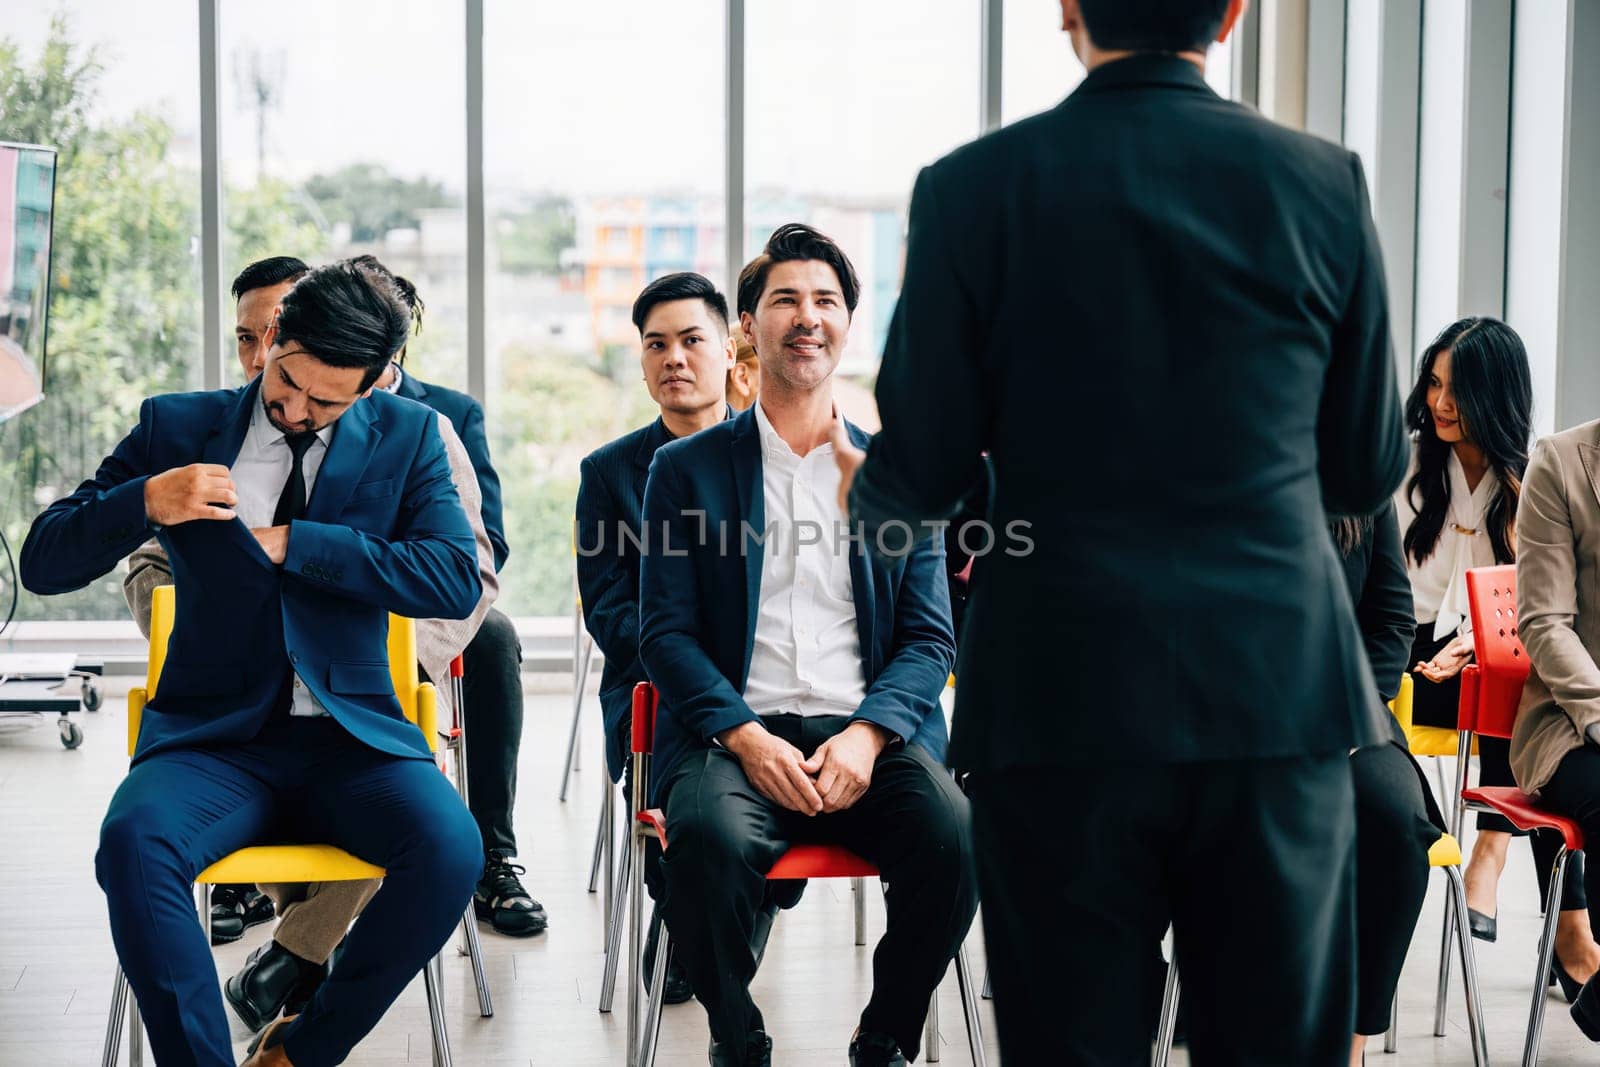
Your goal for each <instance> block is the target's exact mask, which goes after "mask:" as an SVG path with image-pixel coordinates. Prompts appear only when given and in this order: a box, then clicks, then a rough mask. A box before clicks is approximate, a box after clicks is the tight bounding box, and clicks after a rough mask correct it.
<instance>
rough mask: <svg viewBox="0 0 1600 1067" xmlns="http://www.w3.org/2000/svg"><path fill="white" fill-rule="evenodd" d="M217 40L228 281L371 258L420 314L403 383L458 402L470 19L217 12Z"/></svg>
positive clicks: (389, 0) (295, 1)
mask: <svg viewBox="0 0 1600 1067" xmlns="http://www.w3.org/2000/svg"><path fill="white" fill-rule="evenodd" d="M221 35H222V50H221V55H220V57H219V63H220V67H221V76H220V81H221V86H220V88H221V114H222V149H223V175H224V179H225V183H226V201H225V205H224V212H225V216H226V219H227V227H228V234H227V243H226V246H225V248H224V255H223V263H224V269H225V272H226V273H227V274H228V275H229V276H230V277H231V276H232V273H233V272H235V271H237V270H238V269H239V268H240V267H242V266H243V265H244V264H246V263H248V262H250V261H251V260H253V259H256V258H259V257H261V256H264V255H293V256H299V257H300V258H302V259H305V260H307V261H309V262H311V263H313V264H315V263H317V262H321V261H327V260H331V259H339V258H343V257H346V256H352V255H360V254H364V253H370V254H372V255H375V256H377V257H378V258H379V259H381V260H383V262H384V263H385V264H386V265H388V266H389V267H390V268H391V269H392V270H394V271H395V272H396V273H397V274H401V275H404V276H405V277H407V278H409V279H411V281H413V282H414V283H415V284H416V286H417V289H418V291H419V293H420V294H421V296H422V299H423V302H424V303H425V304H426V305H427V312H426V314H425V315H424V318H423V329H422V332H421V333H420V334H418V335H417V336H416V337H415V338H413V339H412V341H411V343H410V345H409V347H408V351H407V363H406V365H407V367H408V368H409V369H411V370H413V371H414V372H415V373H416V374H417V376H418V377H419V378H422V379H425V380H427V381H430V382H436V383H438V384H440V385H446V386H449V387H451V388H453V389H465V388H466V381H467V363H466V299H467V298H466V252H467V241H466V213H465V209H464V207H463V191H464V190H465V188H466V83H465V77H466V75H465V63H466V52H465V41H466V26H465V14H464V10H463V8H462V5H460V4H439V3H435V2H432V0H338V2H337V3H329V2H327V0H278V2H277V3H274V4H273V5H272V7H271V10H270V11H268V10H266V9H263V8H262V7H261V6H260V5H259V4H251V3H246V2H244V0H224V3H222V5H221ZM229 311H230V313H231V306H230V308H229ZM224 317H225V318H226V319H227V324H228V326H229V329H228V331H227V332H228V334H229V337H230V339H231V335H232V328H231V327H232V320H231V317H230V316H227V315H225V316H224ZM229 350H230V351H231V349H229ZM223 381H224V382H225V383H226V384H229V385H231V384H233V383H234V382H235V381H237V371H236V370H235V368H234V364H233V361H232V360H231V359H230V360H228V361H227V363H226V365H225V368H224V377H223Z"/></svg>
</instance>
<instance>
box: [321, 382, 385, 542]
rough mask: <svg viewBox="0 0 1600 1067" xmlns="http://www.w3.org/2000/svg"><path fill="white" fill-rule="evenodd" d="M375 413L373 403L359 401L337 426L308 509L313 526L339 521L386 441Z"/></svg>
mask: <svg viewBox="0 0 1600 1067" xmlns="http://www.w3.org/2000/svg"><path fill="white" fill-rule="evenodd" d="M372 409H373V404H372V402H371V401H370V400H357V401H356V402H355V403H354V404H352V405H350V410H348V411H346V412H345V413H344V414H343V415H342V416H341V417H340V418H339V421H338V422H337V423H335V424H334V427H333V440H332V441H331V442H330V443H329V444H328V455H327V458H325V459H324V460H323V461H322V466H321V467H320V468H319V469H318V470H317V484H316V485H315V486H314V487H313V488H312V490H311V500H310V501H309V502H308V503H307V505H306V518H308V519H310V520H311V521H312V522H332V521H333V520H335V519H337V518H338V517H339V513H340V512H341V511H343V510H344V505H345V502H346V501H347V500H349V499H350V494H351V493H352V492H353V491H354V490H355V487H356V483H357V482H359V481H360V480H361V475H362V472H364V471H365V470H366V469H367V461H368V460H370V459H371V458H372V454H373V452H375V451H376V450H377V447H378V443H379V442H380V441H382V440H383V431H381V430H379V429H378V426H377V422H376V419H375V417H374V416H373V414H372Z"/></svg>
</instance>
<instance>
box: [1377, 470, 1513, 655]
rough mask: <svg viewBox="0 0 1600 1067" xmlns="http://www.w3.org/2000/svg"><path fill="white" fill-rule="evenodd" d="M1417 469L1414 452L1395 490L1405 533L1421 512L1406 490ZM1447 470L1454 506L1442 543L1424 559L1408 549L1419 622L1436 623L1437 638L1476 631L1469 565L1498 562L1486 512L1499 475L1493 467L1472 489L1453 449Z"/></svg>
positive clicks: (1496, 491) (1496, 490)
mask: <svg viewBox="0 0 1600 1067" xmlns="http://www.w3.org/2000/svg"><path fill="white" fill-rule="evenodd" d="M1416 472H1417V461H1416V455H1415V452H1413V454H1412V459H1411V469H1410V470H1409V471H1407V472H1406V480H1405V481H1404V482H1401V483H1400V489H1399V490H1398V491H1397V492H1396V493H1395V495H1394V510H1395V518H1397V519H1398V520H1399V521H1400V532H1401V535H1402V536H1404V534H1405V531H1406V529H1407V528H1408V527H1410V525H1411V522H1412V520H1413V519H1415V518H1416V517H1417V512H1416V509H1415V508H1413V507H1412V502H1411V501H1410V500H1409V499H1408V494H1407V493H1406V488H1407V486H1409V485H1410V484H1411V478H1412V476H1413V475H1414V474H1416ZM1445 475H1446V477H1447V478H1448V480H1449V483H1450V506H1449V508H1448V509H1447V510H1446V512H1445V516H1444V528H1443V529H1441V530H1440V531H1439V543H1438V544H1437V545H1435V546H1434V549H1433V554H1432V555H1430V556H1429V557H1428V558H1427V559H1426V560H1424V561H1423V562H1422V563H1421V564H1418V563H1417V561H1416V560H1415V559H1413V558H1412V557H1411V555H1410V554H1409V553H1407V555H1406V572H1407V573H1408V574H1409V575H1410V577H1411V599H1412V603H1413V610H1414V611H1415V612H1416V617H1417V622H1418V624H1419V628H1420V625H1421V624H1426V623H1430V622H1431V623H1433V639H1434V640H1435V641H1441V640H1443V639H1444V638H1446V637H1448V636H1450V635H1451V634H1452V633H1458V632H1459V633H1460V634H1462V635H1463V636H1465V635H1466V634H1469V633H1471V632H1472V614H1471V611H1470V609H1469V605H1468V603H1467V571H1469V570H1471V569H1472V568H1473V567H1492V566H1494V565H1495V562H1496V561H1495V558H1494V544H1493V543H1492V542H1491V541H1490V540H1489V531H1488V530H1487V529H1486V528H1485V526H1484V515H1485V513H1486V512H1487V511H1488V510H1489V505H1490V504H1492V503H1493V502H1494V499H1495V497H1497V496H1499V495H1500V479H1499V478H1498V477H1497V476H1496V475H1495V473H1494V471H1493V469H1490V470H1487V471H1485V472H1484V475H1483V478H1482V479H1481V480H1480V481H1479V482H1478V488H1477V489H1476V490H1473V489H1468V488H1467V472H1466V471H1465V470H1464V469H1463V468H1462V466H1461V461H1460V460H1459V459H1457V458H1456V453H1455V450H1454V449H1451V450H1450V455H1449V458H1448V459H1446V461H1445Z"/></svg>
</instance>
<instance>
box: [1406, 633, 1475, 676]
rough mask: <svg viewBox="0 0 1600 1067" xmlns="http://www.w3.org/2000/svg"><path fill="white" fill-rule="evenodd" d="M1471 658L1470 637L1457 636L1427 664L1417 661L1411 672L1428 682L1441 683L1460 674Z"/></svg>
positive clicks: (1466, 635)
mask: <svg viewBox="0 0 1600 1067" xmlns="http://www.w3.org/2000/svg"><path fill="white" fill-rule="evenodd" d="M1471 658H1472V635H1471V634H1465V635H1463V634H1457V635H1456V636H1455V637H1454V638H1453V639H1452V640H1451V641H1450V643H1449V644H1447V645H1445V646H1444V647H1443V648H1441V649H1440V650H1439V651H1438V653H1437V654H1436V655H1435V656H1434V657H1433V658H1432V659H1430V660H1428V661H1427V662H1422V661H1420V660H1419V661H1418V662H1417V665H1416V666H1415V667H1413V668H1411V669H1412V670H1414V671H1416V672H1417V673H1418V674H1420V675H1422V676H1423V677H1424V678H1426V679H1427V680H1428V681H1430V682H1443V681H1446V680H1447V679H1450V678H1454V677H1455V676H1456V675H1458V674H1460V673H1461V668H1462V667H1465V666H1466V665H1467V661H1468V660H1469V659H1471Z"/></svg>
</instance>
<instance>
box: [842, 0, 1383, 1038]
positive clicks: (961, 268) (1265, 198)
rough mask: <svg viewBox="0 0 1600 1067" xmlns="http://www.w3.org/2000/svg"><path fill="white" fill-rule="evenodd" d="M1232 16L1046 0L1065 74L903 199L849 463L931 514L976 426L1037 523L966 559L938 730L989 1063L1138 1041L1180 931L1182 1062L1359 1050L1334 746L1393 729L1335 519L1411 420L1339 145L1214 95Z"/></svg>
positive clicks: (856, 501)
mask: <svg viewBox="0 0 1600 1067" xmlns="http://www.w3.org/2000/svg"><path fill="white" fill-rule="evenodd" d="M1243 7H1244V0H1061V12H1062V27H1063V29H1064V30H1066V31H1067V32H1068V33H1069V34H1070V35H1071V37H1072V42H1073V47H1074V49H1075V51H1076V52H1077V54H1078V56H1079V57H1080V58H1081V59H1082V60H1083V61H1084V64H1085V65H1086V66H1087V67H1088V68H1089V74H1088V77H1087V78H1086V79H1085V80H1084V82H1083V84H1082V85H1081V86H1080V87H1079V88H1078V89H1077V90H1076V91H1075V92H1074V93H1073V94H1072V95H1071V96H1069V97H1068V98H1067V99H1066V100H1065V101H1064V102H1063V103H1062V104H1060V105H1059V106H1058V107H1056V108H1055V109H1054V110H1052V111H1049V112H1046V113H1045V114H1042V115H1038V116H1035V117H1034V118H1031V119H1028V120H1025V121H1023V122H1019V123H1016V124H1014V125H1012V126H1009V127H1007V128H1005V129H1003V130H1000V131H998V132H996V133H994V134H991V135H990V136H987V137H984V138H982V139H981V140H979V141H977V142H976V143H974V144H970V145H967V146H965V147H963V148H960V149H957V150H956V151H955V152H953V153H951V154H950V155H949V156H947V157H946V158H944V159H942V160H940V161H939V162H937V163H935V164H933V165H932V166H930V167H928V168H927V169H926V170H924V171H923V173H922V174H921V176H920V177H919V178H918V181H917V184H916V188H915V191H914V192H913V194H912V200H911V211H910V230H909V237H908V246H907V252H906V269H905V279H904V286H903V290H902V293H901V297H900V303H899V306H898V308H897V309H896V312H895V316H894V320H893V324H892V326H891V328H890V332H889V338H888V341H887V345H886V349H885V352H884V357H883V365H882V368H881V370H880V373H879V378H878V387H877V395H878V404H879V409H880V411H881V413H882V417H883V431H882V432H881V433H880V434H879V435H878V436H877V437H876V438H875V439H874V440H873V442H872V444H871V446H870V452H869V454H868V456H867V457H866V460H865V464H864V466H861V467H860V469H859V471H858V472H857V473H856V475H855V478H854V485H853V488H850V489H848V490H847V491H848V493H849V505H850V511H851V514H852V519H853V520H863V521H865V522H866V524H867V526H868V531H869V533H870V532H871V530H872V529H873V528H875V527H877V526H878V525H880V524H882V523H885V522H887V521H889V520H892V519H900V520H905V521H910V522H919V521H937V520H942V519H946V518H948V517H949V516H950V515H951V514H952V513H953V512H954V511H955V509H956V506H957V504H958V502H959V501H960V500H961V499H962V498H963V496H964V495H965V494H966V493H967V492H969V491H970V489H971V487H972V486H973V485H974V484H975V483H976V482H977V480H978V478H979V474H980V471H981V469H982V461H981V459H980V456H981V455H982V454H983V453H984V452H985V451H987V452H988V454H989V457H990V459H991V461H992V464H993V473H994V479H995V481H994V491H993V497H992V503H991V506H990V512H989V519H990V522H991V524H992V525H993V526H994V527H995V529H996V530H997V531H1003V530H1005V529H1006V528H1007V527H1008V526H1010V525H1011V524H1014V523H1018V522H1025V523H1029V524H1031V526H1030V527H1029V528H1028V529H1027V536H1028V538H1029V539H1031V540H1032V542H1033V550H1032V551H1031V552H1029V553H1019V554H1010V553H1007V552H1003V551H1002V552H996V553H993V554H991V555H990V556H989V557H988V558H986V559H984V560H982V561H980V563H979V564H978V565H977V566H976V567H975V568H974V570H973V576H974V586H973V589H972V594H971V600H970V602H969V604H968V607H967V618H966V623H965V627H966V629H965V633H964V635H963V637H964V640H963V642H962V646H961V662H960V666H959V667H958V669H957V672H956V674H957V678H958V679H959V681H958V686H959V688H958V690H957V709H958V710H957V714H956V720H955V735H954V738H953V741H952V745H951V750H950V760H951V762H952V763H953V764H954V765H956V766H957V767H960V768H963V769H967V770H970V771H971V772H972V775H971V785H972V798H973V809H974V813H975V814H974V818H975V823H976V826H977V832H978V835H979V862H980V868H981V889H982V893H983V899H984V905H985V906H984V923H985V928H986V934H987V945H988V948H989V951H990V953H991V961H992V965H993V968H994V970H993V976H994V988H995V1004H996V1008H997V1011H998V1013H999V1016H998V1017H999V1023H1000V1031H1001V1033H1000V1037H1001V1044H1002V1048H1003V1049H1004V1052H1005V1055H1006V1059H1007V1062H1008V1063H1009V1062H1018V1063H1033V1062H1044V1061H1045V1060H1046V1059H1048V1061H1049V1062H1053V1063H1136V1062H1143V1061H1144V1060H1145V1059H1146V1058H1147V1057H1148V1055H1149V1041H1150V1035H1151V1027H1152V1022H1153V1005H1152V1004H1151V1003H1150V998H1149V997H1141V996H1139V995H1137V991H1138V990H1139V989H1141V988H1142V987H1143V986H1144V985H1145V982H1144V974H1145V966H1144V964H1145V961H1146V960H1147V959H1148V956H1149V946H1150V945H1151V944H1152V943H1154V942H1155V941H1156V940H1158V939H1159V938H1160V937H1161V936H1162V934H1163V932H1164V931H1165V929H1166V927H1167V925H1168V923H1169V922H1170V923H1171V924H1172V926H1173V928H1174V930H1175V934H1176V938H1177V958H1178V961H1179V967H1180V969H1181V971H1182V973H1183V976H1184V978H1185V982H1184V996H1185V998H1186V999H1187V1000H1188V1002H1189V1004H1188V1006H1189V1012H1188V1014H1189V1020H1190V1050H1191V1054H1192V1058H1193V1062H1195V1063H1200V1064H1205V1063H1229V1064H1247V1063H1259V1064H1268V1063H1270V1064H1286V1063H1295V1064H1325V1065H1334V1064H1342V1063H1344V1062H1346V1059H1347V1057H1348V1056H1349V1050H1350V1035H1351V1030H1352V1025H1353V1021H1354V1009H1353V968H1354V952H1355V945H1354V938H1353V932H1352V923H1353V892H1352V886H1353V878H1352V873H1353V872H1352V870H1351V868H1352V855H1353V833H1354V828H1353V818H1354V815H1353V812H1354V809H1353V802H1352V794H1351V782H1350V766H1349V764H1350V761H1349V759H1348V754H1349V752H1350V750H1351V749H1353V748H1357V747H1360V746H1363V745H1370V744H1375V743H1377V742H1379V741H1381V740H1383V739H1384V738H1385V737H1386V736H1387V735H1386V733H1384V732H1383V730H1382V727H1381V724H1380V723H1379V722H1378V721H1377V720H1376V715H1375V714H1374V706H1373V701H1372V699H1371V694H1372V693H1373V692H1374V691H1375V689H1376V687H1375V684H1374V682H1373V680H1372V673H1371V670H1370V669H1369V668H1368V666H1367V663H1366V660H1365V657H1364V655H1363V653H1362V646H1361V638H1360V634H1359V633H1358V631H1357V628H1356V625H1355V619H1354V616H1353V614H1352V609H1351V605H1350V597H1349V594H1348V593H1347V592H1346V590H1345V588H1344V582H1343V578H1342V574H1341V570H1340V564H1339V560H1338V557H1337V556H1336V554H1335V553H1334V550H1333V546H1332V543H1331V542H1330V540H1329V539H1328V536H1327V533H1326V532H1325V527H1324V512H1325V509H1326V511H1328V512H1333V513H1341V514H1364V513H1367V512H1371V511H1374V510H1376V509H1377V508H1378V507H1379V506H1381V505H1382V504H1383V502H1384V501H1385V500H1386V499H1387V498H1388V496H1389V494H1390V493H1391V492H1392V491H1393V490H1394V488H1395V487H1396V486H1397V485H1398V484H1399V482H1400V479H1401V477H1402V476H1403V475H1404V473H1405V467H1406V444H1405V438H1404V436H1403V433H1402V430H1401V422H1400V407H1399V400H1398V396H1397V395H1396V389H1395V379H1394V372H1393V365H1392V363H1391V358H1390V347H1389V323H1388V311H1387V306H1386V301H1385V296H1384V280H1383V271H1382V265H1381V262H1380V259H1379V254H1378V242H1377V236H1376V233H1375V232H1374V229H1373V226H1372V222H1371V218H1370V209H1369V205H1368V200H1367V191H1366V184H1365V181H1364V179H1363V177H1362V171H1361V164H1360V162H1359V160H1358V159H1357V157H1356V156H1355V155H1353V154H1352V153H1350V152H1347V151H1345V150H1343V149H1342V148H1339V147H1337V146H1335V145H1332V144H1328V143H1326V142H1323V141H1320V140H1317V139H1315V138H1312V137H1309V136H1307V135H1305V134H1302V133H1298V132H1295V131H1292V130H1289V129H1285V128H1283V127H1280V126H1276V125H1274V124H1272V123H1271V122H1268V121H1266V120H1264V119H1262V118H1261V117H1260V116H1258V115H1257V114H1256V113H1254V112H1253V111H1251V110H1249V109H1247V108H1245V107H1241V106H1239V105H1238V104H1234V103H1230V102H1229V101H1227V100H1223V99H1220V98H1219V97H1218V96H1217V95H1216V94H1215V93H1213V92H1212V91H1211V89H1210V88H1209V87H1208V86H1207V85H1206V82H1205V78H1204V68H1205V60H1206V56H1205V53H1206V48H1207V46H1208V44H1209V43H1210V42H1211V41H1213V40H1222V39H1224V38H1225V37H1226V36H1227V34H1228V32H1229V31H1230V30H1231V28H1232V26H1233V24H1234V22H1235V20H1237V18H1238V17H1239V15H1240V13H1241V10H1242V9H1243ZM1063 397H1070V398H1075V399H1076V400H1077V401H1078V402H1077V403H1076V404H1075V405H1074V408H1073V410H1072V412H1071V414H1070V416H1069V417H1065V418H1063V417H1062V412H1061V410H1060V403H1061V399H1062V398H1063ZM836 441H839V438H838V437H836ZM840 443H842V442H840ZM859 459H860V457H859V455H856V456H844V457H841V461H840V462H841V466H842V467H844V468H845V469H846V472H847V473H848V472H849V471H850V470H852V469H854V465H855V463H856V462H858V461H859ZM868 540H869V543H870V542H871V540H872V539H871V538H870V537H869V538H868ZM1002 543H1005V542H1004V541H1002ZM1057 811H1059V812H1062V813H1063V817H1065V818H1067V819H1068V820H1069V822H1070V824H1071V826H1072V827H1073V831H1072V833H1071V835H1070V836H1068V837H1067V838H1066V839H1065V840H1063V839H1062V837H1061V836H1060V835H1059V834H1058V833H1057V832H1056V831H1054V830H1051V829H1047V828H1046V826H1045V825H1043V824H1041V822H1040V818H1041V816H1042V815H1043V814H1044V813H1048V812H1057Z"/></svg>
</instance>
